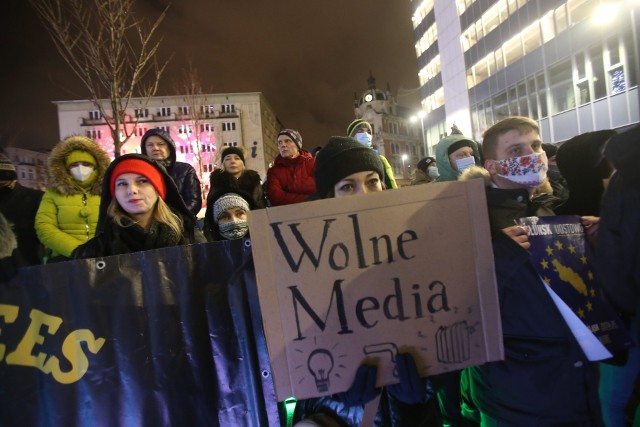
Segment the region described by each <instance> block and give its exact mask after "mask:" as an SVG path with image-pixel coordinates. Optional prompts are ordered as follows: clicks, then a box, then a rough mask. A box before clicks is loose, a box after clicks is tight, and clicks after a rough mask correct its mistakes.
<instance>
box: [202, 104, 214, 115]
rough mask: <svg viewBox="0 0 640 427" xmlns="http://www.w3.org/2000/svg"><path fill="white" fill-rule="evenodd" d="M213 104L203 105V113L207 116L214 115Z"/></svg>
mask: <svg viewBox="0 0 640 427" xmlns="http://www.w3.org/2000/svg"><path fill="white" fill-rule="evenodd" d="M213 111H214V109H213V105H203V106H202V114H204V115H205V116H206V117H211V116H213Z"/></svg>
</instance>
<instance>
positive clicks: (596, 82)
mask: <svg viewBox="0 0 640 427" xmlns="http://www.w3.org/2000/svg"><path fill="white" fill-rule="evenodd" d="M589 59H590V60H591V81H592V82H593V99H594V100H596V99H600V98H604V97H605V96H607V82H606V79H605V73H604V57H603V55H602V45H601V44H599V45H597V46H594V47H592V48H591V49H589Z"/></svg>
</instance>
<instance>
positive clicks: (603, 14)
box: [591, 3, 620, 25]
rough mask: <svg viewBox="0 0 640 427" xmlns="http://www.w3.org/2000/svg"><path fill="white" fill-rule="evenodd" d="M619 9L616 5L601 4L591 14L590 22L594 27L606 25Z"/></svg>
mask: <svg viewBox="0 0 640 427" xmlns="http://www.w3.org/2000/svg"><path fill="white" fill-rule="evenodd" d="M619 9H620V5H619V4H618V3H602V4H600V6H598V7H597V8H596V10H595V12H593V16H592V17H591V21H592V22H593V23H594V24H596V25H607V24H609V23H610V22H612V21H613V20H614V19H615V18H616V15H617V14H618V10H619Z"/></svg>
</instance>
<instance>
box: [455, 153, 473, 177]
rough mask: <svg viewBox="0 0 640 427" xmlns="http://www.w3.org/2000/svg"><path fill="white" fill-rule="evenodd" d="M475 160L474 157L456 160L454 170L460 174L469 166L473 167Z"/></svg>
mask: <svg viewBox="0 0 640 427" xmlns="http://www.w3.org/2000/svg"><path fill="white" fill-rule="evenodd" d="M475 164H476V159H475V157H473V156H471V157H465V158H464V159H458V160H456V169H458V172H460V173H462V171H463V170H465V169H468V168H470V167H471V166H475Z"/></svg>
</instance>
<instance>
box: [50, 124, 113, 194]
mask: <svg viewBox="0 0 640 427" xmlns="http://www.w3.org/2000/svg"><path fill="white" fill-rule="evenodd" d="M75 150H81V151H86V152H88V153H89V154H91V155H92V156H93V158H94V159H96V179H95V181H94V182H93V185H92V186H91V188H90V190H89V193H91V194H95V195H100V187H101V185H102V179H103V178H104V172H105V171H106V169H107V167H108V166H109V163H111V159H109V156H108V155H107V153H105V152H104V150H102V149H101V148H100V147H99V146H98V144H96V143H95V141H93V140H92V139H91V138H88V137H86V136H81V135H74V136H69V137H67V138H65V139H63V140H62V141H60V142H59V143H57V144H56V146H55V147H53V150H51V154H50V155H49V160H48V167H49V179H50V180H51V188H54V189H55V190H56V191H57V192H58V193H60V194H62V195H65V196H70V195H73V194H77V193H78V191H79V190H78V186H77V184H76V180H75V179H73V177H72V176H71V174H70V173H69V170H68V169H67V165H66V160H67V156H68V155H69V154H70V153H71V152H72V151H75Z"/></svg>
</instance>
